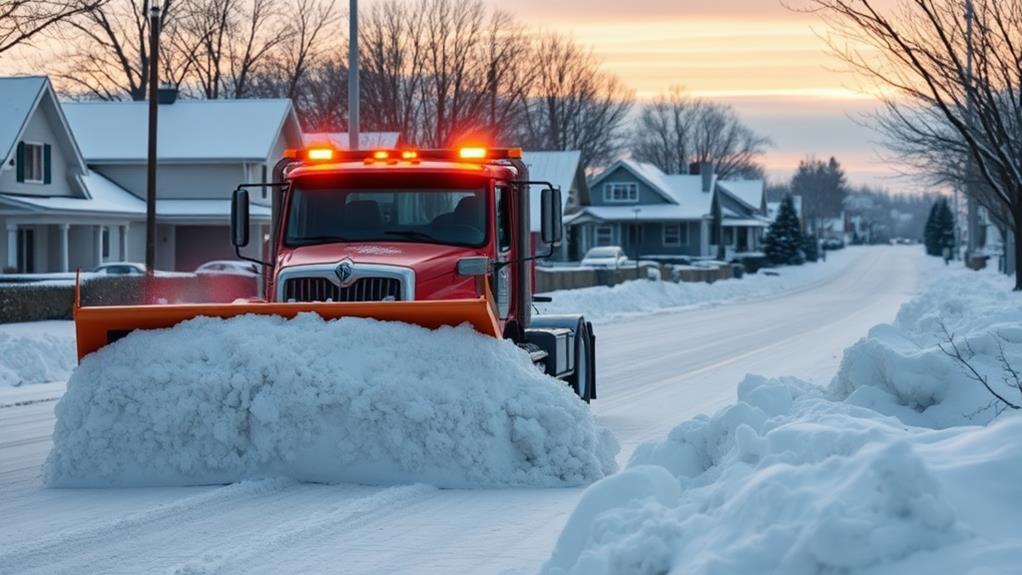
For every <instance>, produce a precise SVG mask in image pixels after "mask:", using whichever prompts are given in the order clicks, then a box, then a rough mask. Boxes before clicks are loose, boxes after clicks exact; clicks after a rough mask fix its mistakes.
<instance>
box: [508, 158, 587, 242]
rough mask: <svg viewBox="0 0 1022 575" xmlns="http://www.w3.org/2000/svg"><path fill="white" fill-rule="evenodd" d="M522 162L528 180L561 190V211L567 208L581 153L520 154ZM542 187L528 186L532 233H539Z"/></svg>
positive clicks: (579, 164) (580, 160) (579, 166)
mask: <svg viewBox="0 0 1022 575" xmlns="http://www.w3.org/2000/svg"><path fill="white" fill-rule="evenodd" d="M522 160H523V161H524V162H525V165H526V166H528V168H529V179H530V180H534V181H537V180H542V181H547V182H550V183H551V184H553V185H554V186H556V187H559V188H560V189H561V210H562V212H563V211H564V210H566V209H567V207H568V198H569V197H570V196H571V189H572V188H573V187H574V184H575V178H576V176H577V175H578V173H579V170H580V169H581V168H582V166H581V162H582V152H579V151H577V150H572V151H566V152H522ZM542 193H543V186H530V188H529V204H530V213H531V216H530V218H529V219H530V227H531V228H532V231H534V232H538V231H540V226H541V224H542V222H541V221H540V212H541V211H542V206H541V199H542Z"/></svg>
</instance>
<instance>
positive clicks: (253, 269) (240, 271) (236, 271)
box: [195, 260, 260, 277]
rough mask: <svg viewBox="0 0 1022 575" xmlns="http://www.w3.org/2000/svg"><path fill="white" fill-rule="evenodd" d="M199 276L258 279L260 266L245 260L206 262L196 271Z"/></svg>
mask: <svg viewBox="0 0 1022 575" xmlns="http://www.w3.org/2000/svg"><path fill="white" fill-rule="evenodd" d="M195 273H196V274H198V275H214V274H232V275H242V276H250V277H257V276H259V275H260V272H259V265H258V264H255V263H253V262H246V261H244V260H214V261H211V262H206V263H204V264H202V265H201V266H199V267H198V269H196V270H195Z"/></svg>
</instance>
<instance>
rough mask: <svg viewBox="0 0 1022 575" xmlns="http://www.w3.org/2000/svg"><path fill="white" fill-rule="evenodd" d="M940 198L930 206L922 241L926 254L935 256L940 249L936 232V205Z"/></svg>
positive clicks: (938, 203)
mask: <svg viewBox="0 0 1022 575" xmlns="http://www.w3.org/2000/svg"><path fill="white" fill-rule="evenodd" d="M940 202H941V200H937V201H936V202H934V203H933V205H932V206H930V215H929V217H927V218H926V230H925V232H924V240H923V241H924V243H925V244H926V255H930V256H936V255H940V254H939V253H937V252H938V251H939V250H940V241H939V239H938V237H937V236H938V234H937V206H938V205H940Z"/></svg>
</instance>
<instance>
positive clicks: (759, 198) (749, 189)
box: [717, 180, 766, 215]
mask: <svg viewBox="0 0 1022 575" xmlns="http://www.w3.org/2000/svg"><path fill="white" fill-rule="evenodd" d="M717 186H718V187H719V188H720V189H722V190H723V191H724V192H725V193H727V194H728V195H729V196H731V197H732V198H734V199H736V200H738V201H739V202H741V203H742V204H744V205H745V206H747V207H748V208H749V209H750V210H752V211H755V212H758V213H760V214H763V215H765V214H766V193H765V192H766V186H765V185H764V183H763V180H720V181H718V182H717Z"/></svg>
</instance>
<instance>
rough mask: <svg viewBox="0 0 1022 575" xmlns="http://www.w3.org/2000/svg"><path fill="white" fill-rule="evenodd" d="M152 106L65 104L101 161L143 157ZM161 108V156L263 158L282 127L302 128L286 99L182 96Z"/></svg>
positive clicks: (92, 155)
mask: <svg viewBox="0 0 1022 575" xmlns="http://www.w3.org/2000/svg"><path fill="white" fill-rule="evenodd" d="M148 107H149V105H148V102H68V103H65V104H64V109H65V112H66V114H67V117H68V120H70V123H71V128H72V129H73V131H74V133H75V136H76V137H77V139H78V141H79V143H80V144H81V147H82V152H83V153H84V156H85V159H86V160H87V161H88V162H97V163H101V162H110V163H114V162H140V161H145V159H146V150H147V146H146V143H147V136H148ZM158 109H159V115H158V117H157V120H158V122H159V124H158V127H159V129H158V132H159V136H158V141H157V154H158V157H159V159H160V161H169V162H188V161H192V162H196V161H197V162H208V161H227V162H239V161H251V162H256V161H265V160H267V159H269V158H270V156H271V155H272V153H273V146H274V144H275V143H276V142H277V139H278V138H279V137H280V134H281V133H282V132H283V133H285V135H288V134H292V135H293V134H298V133H300V132H299V130H298V119H297V117H296V116H295V112H294V108H293V107H292V106H291V101H290V100H286V99H266V100H184V101H177V102H175V103H173V104H165V105H161V106H159V108H158ZM292 137H293V136H292ZM293 143H294V145H299V144H300V143H301V142H300V141H296V142H293Z"/></svg>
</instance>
